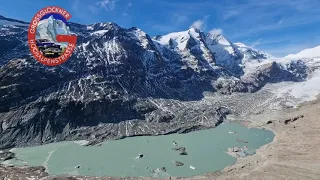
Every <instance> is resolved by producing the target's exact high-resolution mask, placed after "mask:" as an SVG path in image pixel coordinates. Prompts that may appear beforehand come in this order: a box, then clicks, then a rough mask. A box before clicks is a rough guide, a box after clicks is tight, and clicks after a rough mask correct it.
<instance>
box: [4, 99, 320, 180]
mask: <svg viewBox="0 0 320 180" xmlns="http://www.w3.org/2000/svg"><path fill="white" fill-rule="evenodd" d="M247 122H248V124H247V126H249V127H260V128H266V129H269V130H271V131H273V132H274V133H275V134H276V136H275V138H274V141H273V142H272V143H270V144H267V145H265V146H263V147H261V148H260V149H258V150H257V153H256V154H255V155H252V156H249V157H246V158H239V159H238V160H237V162H236V164H234V165H232V166H229V167H226V168H225V169H223V170H222V171H219V172H215V173H207V174H205V175H201V176H195V177H188V178H182V177H168V178H151V177H141V178H133V177H132V178H129V177H128V178H117V177H86V176H61V177H57V176H51V175H48V174H47V173H46V172H45V169H44V168H43V167H9V166H4V165H1V166H0V179H8V180H9V179H12V180H15V179H29V180H30V179H34V180H35V179H42V180H45V179H48V180H53V179H57V180H58V179H70V180H71V179H88V180H90V179H109V180H116V179H117V180H118V179H119V180H122V179H123V180H124V179H126V180H136V179H141V180H147V179H159V180H162V179H163V180H169V179H171V180H178V179H181V180H182V179H185V180H198V179H199V180H209V179H210V180H233V179H235V180H238V179H245V180H251V179H254V180H263V179H266V180H273V179H274V180H282V179H284V180H289V179H290V180H295V179H297V180H309V179H310V180H320V100H317V101H313V102H309V103H304V104H303V105H302V106H301V107H299V108H297V109H287V110H284V111H272V112H268V113H263V114H259V115H251V116H250V117H248V121H247Z"/></svg>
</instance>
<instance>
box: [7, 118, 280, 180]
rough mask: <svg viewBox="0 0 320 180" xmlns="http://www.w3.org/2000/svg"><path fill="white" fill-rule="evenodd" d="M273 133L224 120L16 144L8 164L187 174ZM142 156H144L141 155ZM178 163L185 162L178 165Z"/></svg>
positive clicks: (216, 166) (53, 170) (222, 163)
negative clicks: (93, 138) (184, 130)
mask: <svg viewBox="0 0 320 180" xmlns="http://www.w3.org/2000/svg"><path fill="white" fill-rule="evenodd" d="M232 132H237V133H232ZM274 136H275V135H274V134H273V133H272V132H271V131H268V130H263V129H256V128H250V129H249V128H247V127H245V126H242V125H240V124H235V123H224V124H222V125H220V126H218V127H216V128H213V129H208V130H201V131H196V132H191V133H188V134H171V135H163V136H139V137H130V138H125V139H122V140H112V141H106V142H104V143H102V145H101V146H89V147H85V146H82V145H79V143H75V142H69V141H65V142H59V143H53V144H47V145H42V146H37V147H26V148H17V149H13V150H12V151H13V152H15V153H16V159H13V160H10V161H9V162H5V163H9V164H15V165H23V164H27V165H29V166H40V165H41V166H45V167H46V168H47V171H48V172H49V173H50V174H54V175H63V174H68V175H91V176H118V177H125V176H136V177H137V176H153V177H163V176H184V177H185V176H194V175H200V174H204V173H207V172H215V171H218V170H222V169H223V168H225V167H226V166H229V165H232V164H234V163H235V162H236V158H234V157H232V156H230V155H228V154H227V153H226V152H227V150H228V148H232V147H235V146H237V147H243V146H247V147H248V148H249V149H258V148H260V147H261V146H263V145H265V144H267V143H270V142H272V140H273V138H274ZM239 139H240V140H243V141H242V142H241V141H239ZM173 141H175V142H176V143H177V146H175V145H174V144H173ZM244 141H245V142H244ZM179 146H182V147H185V148H186V152H187V154H188V155H180V154H179V152H178V151H175V150H173V149H172V148H175V147H179ZM139 154H143V157H142V158H136V157H137V156H138V155H139ZM175 161H179V162H182V163H183V164H184V165H183V166H176V165H175V164H174V162H175ZM190 166H191V167H190ZM161 167H165V168H166V172H163V171H159V169H158V170H157V168H161ZM193 167H194V168H193ZM152 170H155V171H152Z"/></svg>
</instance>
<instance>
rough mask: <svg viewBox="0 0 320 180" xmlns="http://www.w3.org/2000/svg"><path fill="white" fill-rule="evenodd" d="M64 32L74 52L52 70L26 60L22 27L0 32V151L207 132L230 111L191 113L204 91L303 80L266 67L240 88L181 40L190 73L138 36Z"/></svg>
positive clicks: (101, 27)
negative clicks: (73, 36) (74, 42)
mask: <svg viewBox="0 0 320 180" xmlns="http://www.w3.org/2000/svg"><path fill="white" fill-rule="evenodd" d="M69 25H70V30H71V31H73V32H75V33H76V34H78V42H77V45H78V47H77V48H76V50H75V52H74V54H73V55H72V57H71V58H70V59H69V60H68V61H67V62H66V63H64V64H63V65H61V66H57V67H46V66H44V65H42V64H40V63H38V62H36V60H34V59H33V58H32V57H30V56H29V50H28V47H27V44H26V41H27V39H26V37H27V36H26V33H27V31H26V27H18V26H7V27H6V29H1V30H0V34H2V35H3V36H0V42H2V43H0V44H1V46H3V47H5V48H2V49H1V51H0V65H1V67H0V124H1V126H0V148H9V147H14V146H26V145H39V144H43V143H50V142H55V141H62V140H80V139H87V140H90V141H92V142H93V144H94V143H98V142H101V141H103V140H106V139H110V138H112V139H117V138H123V137H128V136H136V135H159V134H168V133H176V132H178V133H186V132H190V131H192V130H198V129H204V128H209V127H214V126H216V125H218V124H219V123H221V122H222V121H223V120H224V119H225V117H226V115H227V114H228V113H230V111H229V110H228V107H226V108H223V107H219V106H218V107H215V106H213V107H207V106H194V105H193V103H192V102H193V101H199V100H201V99H202V98H203V93H204V92H205V91H211V92H217V93H223V94H232V93H233V92H254V91H257V90H259V89H260V88H261V87H263V86H264V85H265V84H266V83H269V82H271V83H276V82H281V81H300V80H303V79H304V78H305V74H306V72H305V71H306V68H305V66H304V65H303V64H302V63H300V64H298V65H297V64H295V65H292V66H290V67H286V68H283V67H282V66H280V65H278V64H277V63H272V64H269V65H266V66H265V67H261V68H260V69H259V71H257V72H253V73H252V74H251V75H250V81H247V80H246V79H240V78H239V77H233V76H232V74H233V73H230V71H229V70H226V69H225V68H223V67H219V66H214V67H213V66H212V64H211V65H209V63H208V62H212V59H214V58H213V57H212V56H213V54H214V53H211V52H207V53H206V54H207V55H208V56H206V57H207V58H210V59H209V60H207V59H206V57H204V56H203V54H204V53H203V52H202V50H201V48H199V47H200V46H198V44H197V41H196V40H195V39H189V41H188V45H187V51H190V54H191V55H192V58H193V60H194V61H198V63H199V64H201V66H199V68H198V69H193V68H190V67H185V66H184V62H183V60H186V59H188V57H181V54H179V53H177V52H176V51H175V50H173V49H170V48H169V47H166V46H162V45H160V44H158V43H157V42H155V41H154V40H152V39H151V38H150V37H149V36H148V35H147V34H146V33H144V32H143V31H141V30H140V29H138V28H130V29H123V28H121V27H119V26H118V25H116V24H114V23H97V24H94V25H91V26H84V25H80V24H75V23H70V24H69ZM199 37H200V39H203V38H205V35H204V34H202V35H201V34H200V36H199ZM202 41H204V40H202ZM171 43H173V42H171ZM295 69H297V70H295ZM221 77H224V80H222V81H218V79H219V78H221ZM204 117H205V118H204Z"/></svg>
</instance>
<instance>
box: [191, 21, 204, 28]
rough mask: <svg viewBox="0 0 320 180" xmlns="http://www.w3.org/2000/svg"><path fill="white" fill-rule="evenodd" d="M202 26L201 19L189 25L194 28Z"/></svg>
mask: <svg viewBox="0 0 320 180" xmlns="http://www.w3.org/2000/svg"><path fill="white" fill-rule="evenodd" d="M203 26H204V22H203V20H200V19H199V20H197V21H195V22H193V23H192V25H191V26H190V28H195V29H202V28H203Z"/></svg>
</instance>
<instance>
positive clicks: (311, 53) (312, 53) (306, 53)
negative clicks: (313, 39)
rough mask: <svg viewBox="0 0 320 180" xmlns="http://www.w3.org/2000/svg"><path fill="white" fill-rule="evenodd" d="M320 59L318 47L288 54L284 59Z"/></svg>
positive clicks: (319, 47) (319, 48)
mask: <svg viewBox="0 0 320 180" xmlns="http://www.w3.org/2000/svg"><path fill="white" fill-rule="evenodd" d="M315 57H320V46H316V47H314V48H309V49H305V50H303V51H301V52H299V53H297V54H289V55H288V56H286V57H284V58H285V59H301V58H315Z"/></svg>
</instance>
